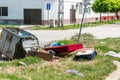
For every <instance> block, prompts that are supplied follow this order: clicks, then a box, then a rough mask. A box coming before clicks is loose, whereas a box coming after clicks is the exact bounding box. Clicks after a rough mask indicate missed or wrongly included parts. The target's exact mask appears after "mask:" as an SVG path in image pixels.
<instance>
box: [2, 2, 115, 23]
mask: <svg viewBox="0 0 120 80" xmlns="http://www.w3.org/2000/svg"><path fill="white" fill-rule="evenodd" d="M82 1H83V0H64V20H67V21H70V9H71V6H72V5H74V9H76V4H77V3H80V2H82ZM93 1H94V0H91V1H90V3H93ZM47 3H50V4H51V9H50V10H49V12H48V10H47V9H46V5H47ZM0 6H2V7H8V16H0V20H2V19H5V20H22V21H23V20H24V9H42V21H43V24H46V23H47V21H48V20H50V19H53V20H57V19H58V0H0ZM99 16H100V14H99V13H94V12H93V11H92V10H91V12H90V13H86V14H85V18H86V19H87V18H94V20H95V18H99ZM102 16H114V14H110V13H109V14H102ZM81 18H82V14H80V13H79V12H78V10H77V9H76V20H79V21H78V22H80V20H81ZM90 21H91V20H90ZM68 23H69V22H68ZM65 24H67V23H65Z"/></svg>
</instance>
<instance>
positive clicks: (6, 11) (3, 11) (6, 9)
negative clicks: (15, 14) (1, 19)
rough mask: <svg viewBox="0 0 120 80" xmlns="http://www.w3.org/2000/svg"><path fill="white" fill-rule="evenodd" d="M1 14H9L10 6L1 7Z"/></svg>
mask: <svg viewBox="0 0 120 80" xmlns="http://www.w3.org/2000/svg"><path fill="white" fill-rule="evenodd" d="M0 16H8V7H0Z"/></svg>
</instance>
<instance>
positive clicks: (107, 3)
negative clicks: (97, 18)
mask: <svg viewBox="0 0 120 80" xmlns="http://www.w3.org/2000/svg"><path fill="white" fill-rule="evenodd" d="M111 7H112V5H111V0H95V2H94V3H93V4H92V10H93V11H94V12H96V13H106V12H110V10H111Z"/></svg>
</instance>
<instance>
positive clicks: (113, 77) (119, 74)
mask: <svg viewBox="0 0 120 80" xmlns="http://www.w3.org/2000/svg"><path fill="white" fill-rule="evenodd" d="M113 63H114V64H115V65H116V66H117V69H116V70H115V71H113V72H112V73H110V74H109V76H108V77H106V79H105V80H120V62H119V61H113Z"/></svg>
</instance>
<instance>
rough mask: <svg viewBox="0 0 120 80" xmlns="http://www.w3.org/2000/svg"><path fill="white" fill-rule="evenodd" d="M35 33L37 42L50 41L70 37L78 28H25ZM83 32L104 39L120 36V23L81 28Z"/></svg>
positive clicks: (77, 31)
mask: <svg viewBox="0 0 120 80" xmlns="http://www.w3.org/2000/svg"><path fill="white" fill-rule="evenodd" d="M27 31H28V32H31V33H32V34H34V35H36V36H37V37H38V39H39V42H50V41H54V40H62V39H70V37H71V36H73V35H75V34H78V33H79V29H70V30H27ZM83 33H90V34H92V35H93V36H95V37H96V38H97V39H104V38H107V37H111V38H114V37H120V24H108V25H101V26H97V27H88V28H83V29H82V34H83Z"/></svg>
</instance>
